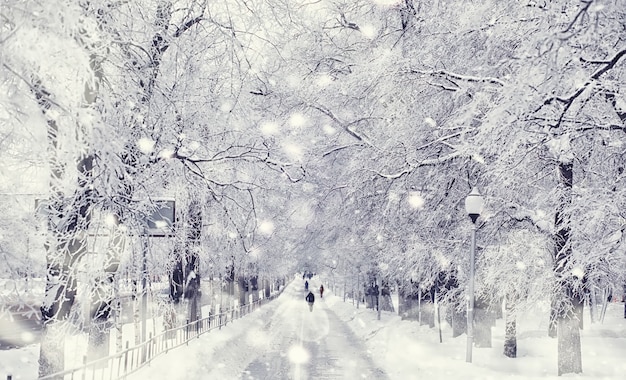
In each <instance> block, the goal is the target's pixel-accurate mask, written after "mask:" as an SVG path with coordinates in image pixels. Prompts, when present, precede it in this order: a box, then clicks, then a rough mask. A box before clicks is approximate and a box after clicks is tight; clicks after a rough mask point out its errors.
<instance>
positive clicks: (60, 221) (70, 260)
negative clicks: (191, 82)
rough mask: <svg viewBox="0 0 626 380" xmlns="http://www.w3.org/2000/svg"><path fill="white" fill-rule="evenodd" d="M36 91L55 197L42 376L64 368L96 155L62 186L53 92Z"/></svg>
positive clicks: (84, 249) (48, 245)
mask: <svg viewBox="0 0 626 380" xmlns="http://www.w3.org/2000/svg"><path fill="white" fill-rule="evenodd" d="M33 92H34V94H35V97H36V98H37V101H38V104H39V107H40V109H41V111H42V113H43V114H44V116H46V117H47V118H48V120H47V125H48V130H47V137H48V162H49V164H50V168H51V173H50V200H49V203H48V205H47V206H48V207H47V211H48V236H47V240H46V261H47V263H46V287H45V292H44V299H43V302H42V305H41V316H42V323H43V326H42V327H43V331H42V338H41V346H40V354H39V355H40V356H39V376H40V377H41V376H45V375H49V374H52V373H55V372H59V371H62V370H63V367H64V347H65V344H64V340H65V339H64V338H63V339H60V335H59V334H61V332H62V331H63V330H64V326H63V325H64V324H65V321H66V320H67V319H68V317H69V315H70V310H71V308H72V305H73V304H74V300H75V297H76V280H75V279H74V273H73V271H74V270H73V267H74V265H75V264H76V263H77V262H78V261H79V260H80V259H81V258H82V256H83V255H84V254H85V253H86V252H87V241H86V237H87V233H86V231H87V229H88V228H89V223H90V220H91V205H92V203H93V200H92V196H93V189H92V187H93V186H92V172H93V156H91V155H85V154H83V155H82V156H81V157H79V159H78V164H77V167H76V173H77V174H78V176H77V177H78V181H77V184H76V189H75V191H74V194H73V196H70V197H67V196H65V195H64V192H63V191H62V190H61V182H62V181H63V178H64V177H65V176H66V171H67V167H66V165H65V164H63V162H61V160H60V157H59V156H60V154H61V153H60V152H59V145H58V138H59V127H58V125H57V123H56V120H55V118H54V117H52V116H49V115H48V112H49V111H50V109H51V108H52V103H51V101H50V96H51V94H50V93H49V92H48V91H47V90H46V89H45V88H44V87H43V86H42V85H41V83H39V82H37V83H35V84H34V85H33Z"/></svg>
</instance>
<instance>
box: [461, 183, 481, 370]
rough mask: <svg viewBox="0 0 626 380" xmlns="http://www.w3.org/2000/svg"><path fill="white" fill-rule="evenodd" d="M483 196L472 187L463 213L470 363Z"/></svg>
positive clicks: (466, 359) (468, 360)
mask: <svg viewBox="0 0 626 380" xmlns="http://www.w3.org/2000/svg"><path fill="white" fill-rule="evenodd" d="M483 204H484V200H483V196H482V195H481V194H480V192H478V189H477V188H476V187H474V188H473V189H472V191H471V192H470V193H469V195H468V196H467V197H466V198H465V211H466V212H467V215H469V217H470V219H472V245H471V248H470V273H469V289H468V292H469V300H468V301H469V302H468V306H467V351H466V356H465V361H466V362H468V363H471V362H472V346H473V344H474V272H475V256H476V221H477V220H478V217H479V216H480V213H481V212H482V211H483Z"/></svg>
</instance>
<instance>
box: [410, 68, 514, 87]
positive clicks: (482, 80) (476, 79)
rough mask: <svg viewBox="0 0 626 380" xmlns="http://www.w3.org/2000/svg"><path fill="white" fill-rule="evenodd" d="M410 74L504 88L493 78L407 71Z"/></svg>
mask: <svg viewBox="0 0 626 380" xmlns="http://www.w3.org/2000/svg"><path fill="white" fill-rule="evenodd" d="M408 72H409V73H411V74H420V75H430V76H436V77H443V78H445V79H455V80H460V81H464V82H470V83H488V84H494V85H498V86H504V84H505V83H504V82H503V81H501V80H500V79H498V78H493V77H476V76H472V75H462V74H457V73H452V72H449V71H447V70H417V69H409V71H408Z"/></svg>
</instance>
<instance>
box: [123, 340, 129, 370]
mask: <svg viewBox="0 0 626 380" xmlns="http://www.w3.org/2000/svg"><path fill="white" fill-rule="evenodd" d="M127 371H128V341H126V350H124V373H126V372H127Z"/></svg>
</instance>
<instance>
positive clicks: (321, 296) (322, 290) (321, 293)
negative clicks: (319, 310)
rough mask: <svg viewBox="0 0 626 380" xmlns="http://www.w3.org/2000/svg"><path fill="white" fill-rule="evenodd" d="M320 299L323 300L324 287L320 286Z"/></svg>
mask: <svg viewBox="0 0 626 380" xmlns="http://www.w3.org/2000/svg"><path fill="white" fill-rule="evenodd" d="M320 298H324V285H320Z"/></svg>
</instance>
